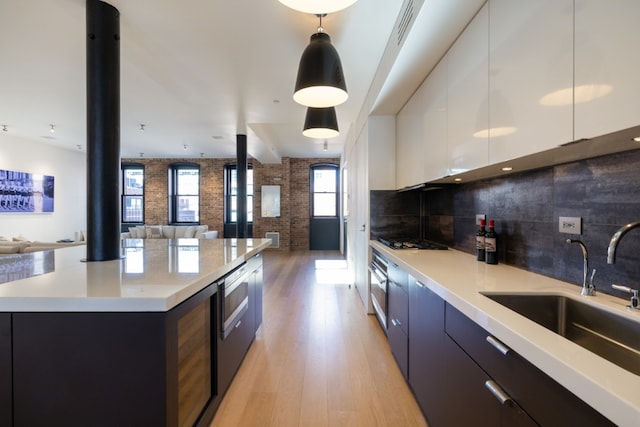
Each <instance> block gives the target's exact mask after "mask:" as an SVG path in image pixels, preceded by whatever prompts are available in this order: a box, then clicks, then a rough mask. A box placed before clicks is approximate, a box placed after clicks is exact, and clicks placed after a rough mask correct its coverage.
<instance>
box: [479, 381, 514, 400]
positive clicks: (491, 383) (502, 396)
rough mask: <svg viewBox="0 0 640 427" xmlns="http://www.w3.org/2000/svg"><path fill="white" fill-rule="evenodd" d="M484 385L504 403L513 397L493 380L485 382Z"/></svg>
mask: <svg viewBox="0 0 640 427" xmlns="http://www.w3.org/2000/svg"><path fill="white" fill-rule="evenodd" d="M484 386H485V387H486V388H487V389H489V391H490V392H491V394H493V396H494V397H495V398H496V399H498V401H500V403H502V404H503V405H504V404H505V403H507V402H509V401H510V400H511V397H510V396H509V395H508V394H507V393H505V392H504V390H502V388H501V387H500V386H499V385H498V384H496V383H495V382H494V381H492V380H487V381H485V382H484Z"/></svg>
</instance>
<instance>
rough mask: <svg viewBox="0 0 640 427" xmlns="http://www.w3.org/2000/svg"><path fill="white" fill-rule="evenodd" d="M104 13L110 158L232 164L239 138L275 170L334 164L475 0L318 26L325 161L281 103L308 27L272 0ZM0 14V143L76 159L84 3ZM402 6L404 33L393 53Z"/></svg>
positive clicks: (391, 9) (368, 10) (82, 103)
mask: <svg viewBox="0 0 640 427" xmlns="http://www.w3.org/2000/svg"><path fill="white" fill-rule="evenodd" d="M109 3H110V4H112V5H113V6H115V7H116V8H117V9H118V10H119V11H120V37H121V38H120V54H121V62H120V69H121V83H120V84H121V123H120V125H121V156H122V157H124V158H131V157H145V158H152V157H153V158H155V157H178V158H180V157H234V156H235V148H236V135H237V134H246V135H247V143H248V151H249V154H250V155H251V156H252V157H254V158H257V159H258V160H260V161H261V162H264V163H273V162H275V163H277V162H279V161H280V159H281V157H283V156H286V157H339V156H340V154H341V152H342V148H343V145H344V143H345V141H346V138H347V136H348V133H349V130H350V128H352V127H353V126H354V123H356V121H357V119H358V116H359V115H360V114H362V111H363V105H369V106H370V107H367V108H365V110H369V111H365V114H369V113H374V114H396V113H397V112H398V110H399V109H400V108H401V107H402V105H403V104H404V103H405V102H406V100H407V99H408V97H409V96H411V94H412V92H413V91H414V90H415V88H416V87H417V86H418V85H419V84H420V82H421V81H422V80H423V79H424V78H425V76H426V75H427V74H428V72H429V71H430V70H431V68H432V67H433V66H434V65H435V64H436V63H437V61H438V60H439V59H440V58H441V57H442V55H443V54H444V52H445V51H446V49H447V48H448V47H449V46H450V45H451V43H452V42H453V41H454V40H455V38H456V37H457V35H458V34H459V33H460V32H461V31H462V29H463V28H464V27H465V26H466V24H467V23H468V22H469V21H470V20H471V18H472V17H473V16H474V15H475V13H476V12H477V10H478V9H479V8H480V7H481V5H482V4H483V3H484V0H405V1H404V2H403V1H400V0H387V1H381V0H359V1H357V2H356V3H355V4H354V5H353V6H351V7H349V8H347V9H345V10H343V11H340V12H336V13H334V14H330V15H328V16H326V17H325V18H324V19H323V22H322V24H323V27H324V29H325V31H326V32H327V33H328V34H329V35H330V36H331V38H332V42H333V44H334V46H335V47H336V49H337V51H338V52H339V54H340V57H341V60H342V66H343V69H344V73H345V79H346V82H347V90H348V92H349V99H348V101H347V102H346V103H345V104H342V105H340V106H338V107H336V112H337V115H338V122H339V127H340V131H341V134H340V136H338V137H336V138H332V139H329V140H328V141H327V142H328V150H327V151H323V147H322V146H323V143H324V140H314V139H310V138H306V137H304V136H302V124H303V121H304V115H305V111H306V109H305V107H303V106H301V105H298V104H296V103H295V102H294V101H293V99H292V94H293V86H294V83H295V79H296V73H297V68H298V62H299V60H300V55H301V54H302V51H303V50H304V48H305V47H306V45H307V44H308V42H309V36H310V35H311V34H312V33H314V32H315V31H316V29H317V27H318V24H319V22H318V18H317V17H315V16H314V15H309V14H304V13H300V12H296V11H293V10H291V9H289V8H287V7H286V6H283V5H282V4H281V3H279V2H278V1H277V0H180V1H176V0H111V1H110V2H109ZM0 7H1V10H2V13H1V14H0V55H1V56H0V58H1V60H0V61H1V64H2V65H0V126H2V125H6V126H7V131H6V132H2V131H0V142H1V141H2V138H3V137H4V136H8V135H10V136H12V137H15V138H23V139H29V140H34V141H38V142H41V143H44V144H50V145H53V146H57V147H60V148H65V149H70V150H80V151H84V150H85V149H86V90H85V84H86V83H85V82H86V79H85V74H86V64H85V58H86V55H85V49H86V47H85V36H86V34H85V33H86V18H85V0H20V1H16V0H0ZM406 9H411V10H413V15H414V21H413V27H412V28H411V31H410V32H409V33H408V34H409V35H408V36H406V37H405V38H404V39H403V41H402V43H401V44H400V46H398V42H397V35H396V34H395V31H396V30H395V28H394V27H395V25H396V22H397V21H398V22H399V15H402V13H403V12H404V11H405V10H406ZM388 41H389V44H387V42H388ZM51 124H53V125H54V126H55V132H54V133H52V132H50V125H51ZM141 125H144V131H141V130H140V129H141Z"/></svg>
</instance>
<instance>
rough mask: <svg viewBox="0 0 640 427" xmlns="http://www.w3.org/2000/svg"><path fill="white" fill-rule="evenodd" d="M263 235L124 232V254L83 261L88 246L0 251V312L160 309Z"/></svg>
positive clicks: (240, 256) (224, 268)
mask: <svg viewBox="0 0 640 427" xmlns="http://www.w3.org/2000/svg"><path fill="white" fill-rule="evenodd" d="M270 242H271V241H270V240H269V239H127V240H123V258H122V259H119V260H113V261H95V262H83V261H82V260H83V259H84V258H86V246H74V247H70V248H63V249H55V250H49V251H42V252H33V253H28V254H18V255H11V256H5V257H0V312H25V311H31V312H78V311H82V312H98V311H101V312H112V311H113V312H125V311H128V312H134V311H135V312H165V311H168V310H170V309H171V308H173V307H175V306H176V305H178V304H180V303H181V302H182V301H184V300H186V299H188V298H189V297H191V296H192V295H194V294H196V293H197V292H198V291H200V290H202V289H204V288H205V287H206V286H207V285H209V284H211V283H212V282H214V281H215V280H217V279H219V278H221V277H222V276H224V275H225V274H227V273H228V272H230V271H231V270H233V269H234V268H235V267H237V266H239V265H240V264H242V263H243V262H244V261H246V260H248V259H249V258H251V257H252V256H254V255H255V254H257V253H258V252H260V251H262V250H264V249H265V248H266V247H267V246H269V244H270Z"/></svg>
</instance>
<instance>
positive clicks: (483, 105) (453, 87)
mask: <svg viewBox="0 0 640 427" xmlns="http://www.w3.org/2000/svg"><path fill="white" fill-rule="evenodd" d="M488 52H489V14H488V7H487V5H486V4H485V5H484V6H483V7H482V9H480V11H479V12H478V14H477V15H476V16H475V18H474V19H473V20H472V21H471V23H470V24H469V25H468V26H467V28H466V29H465V30H464V32H463V33H462V34H461V35H460V37H459V38H458V40H457V41H456V42H455V43H454V45H453V46H452V47H451V49H450V50H449V52H448V53H447V55H446V57H447V61H448V65H447V69H448V77H449V78H448V83H447V88H448V118H447V134H448V135H447V136H448V168H449V174H450V175H454V174H458V173H461V172H466V171H468V170H471V169H476V168H479V167H482V166H486V165H487V163H488V161H489V158H488V157H489V153H488V140H487V138H481V137H478V134H479V132H482V131H486V129H487V128H488V126H489V99H488V96H489V77H488V72H489V65H488Z"/></svg>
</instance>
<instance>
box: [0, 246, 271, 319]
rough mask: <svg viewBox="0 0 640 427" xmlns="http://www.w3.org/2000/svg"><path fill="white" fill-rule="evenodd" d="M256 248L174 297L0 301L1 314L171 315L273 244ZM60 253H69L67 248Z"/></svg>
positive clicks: (75, 267) (198, 278) (203, 275)
mask: <svg viewBox="0 0 640 427" xmlns="http://www.w3.org/2000/svg"><path fill="white" fill-rule="evenodd" d="M252 240H253V242H254V246H252V247H251V248H248V250H247V251H246V252H245V253H244V254H239V255H238V256H237V257H236V258H235V259H234V260H233V261H231V262H229V263H227V264H224V265H221V266H218V267H216V268H213V269H211V270H210V271H207V272H206V273H201V274H194V279H193V281H192V282H191V283H189V284H187V285H183V286H182V287H181V289H179V290H177V291H176V292H174V293H173V294H172V295H170V296H168V297H165V296H156V297H153V296H151V297H146V296H130V297H127V298H122V297H100V296H86V295H78V296H75V297H74V296H64V297H61V296H50V297H37V296H25V297H6V296H4V297H0V313H2V312H7V313H25V312H34V313H35V312H39V313H40V312H42V313H55V312H60V313H64V312H74V313H80V312H114V313H116V312H117V313H123V312H167V311H169V310H171V309H173V308H175V307H176V306H178V305H179V304H181V303H182V302H184V301H186V300H187V299H188V298H190V297H191V296H193V295H195V294H197V293H198V292H200V291H201V290H202V289H204V288H206V287H207V286H209V285H211V284H212V283H213V282H215V281H216V280H218V279H220V278H222V277H223V276H225V275H226V274H227V273H229V272H231V271H232V270H234V269H235V268H236V267H238V266H240V265H241V264H242V263H244V262H246V261H248V260H249V259H250V258H252V257H253V256H255V255H256V254H258V253H259V252H262V251H263V250H264V249H265V248H267V247H268V246H269V245H270V244H271V241H270V240H269V239H252ZM71 249H73V248H71ZM59 250H68V249H66V248H63V249H59ZM83 265H86V264H84V263H80V262H78V263H77V264H74V265H73V266H72V268H73V271H74V272H75V273H78V274H84V270H82V266H83ZM41 277H42V276H34V277H33V278H27V279H23V280H25V281H34V280H35V281H38V280H40V278H41Z"/></svg>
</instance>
